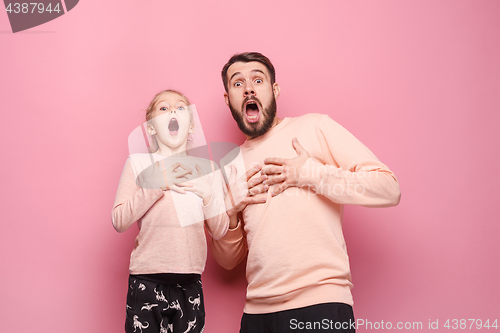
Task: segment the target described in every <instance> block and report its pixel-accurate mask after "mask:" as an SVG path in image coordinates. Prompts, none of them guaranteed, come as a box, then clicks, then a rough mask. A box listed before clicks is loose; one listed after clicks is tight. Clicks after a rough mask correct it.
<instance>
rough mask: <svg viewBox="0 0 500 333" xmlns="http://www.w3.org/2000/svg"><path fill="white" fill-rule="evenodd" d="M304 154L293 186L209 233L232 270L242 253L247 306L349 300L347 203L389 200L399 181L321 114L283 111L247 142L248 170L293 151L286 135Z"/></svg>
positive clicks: (251, 309)
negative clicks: (217, 235) (216, 233)
mask: <svg viewBox="0 0 500 333" xmlns="http://www.w3.org/2000/svg"><path fill="white" fill-rule="evenodd" d="M294 137H296V138H297V139H298V141H299V143H300V144H301V145H302V147H304V149H305V150H307V151H308V153H309V154H310V156H311V157H310V158H309V159H308V160H307V161H306V163H305V164H304V166H303V167H302V169H301V173H300V178H299V186H300V187H290V188H288V189H286V190H285V191H284V192H282V193H281V194H279V195H277V196H276V197H271V195H270V193H268V200H267V202H266V203H265V204H257V205H249V206H247V207H246V208H245V209H244V211H243V228H242V223H239V224H238V226H237V227H236V228H235V229H230V230H229V231H228V232H227V234H226V236H225V237H223V238H221V239H219V240H211V241H210V246H211V250H212V252H213V254H214V257H215V258H216V260H217V262H218V263H219V264H220V265H221V266H223V267H225V268H227V269H232V268H233V267H235V266H236V265H237V264H238V263H239V262H240V261H242V260H243V259H244V257H245V256H246V255H247V254H248V260H247V269H246V275H247V281H248V288H247V299H246V304H245V308H244V312H245V313H270V312H276V311H282V310H287V309H295V308H300V307H304V306H309V305H313V304H320V303H327V302H341V303H346V304H350V305H352V304H353V299H352V295H351V288H352V286H353V285H352V282H351V272H350V269H349V258H348V255H347V249H346V244H345V241H344V236H343V234H342V215H343V210H344V205H345V204H353V205H362V206H366V207H388V206H395V205H397V204H398V203H399V200H400V190H399V185H398V181H397V180H396V177H395V176H394V173H392V172H391V171H390V170H389V169H388V168H387V166H385V165H384V164H382V163H381V162H380V161H379V160H378V159H377V157H375V155H374V154H373V153H372V152H371V151H370V150H369V149H368V148H367V147H365V146H364V145H363V144H362V143H361V142H360V141H358V140H357V139H356V138H355V137H354V136H353V135H352V134H350V133H349V132H348V131H347V130H345V129H344V128H343V127H342V126H340V125H339V124H337V123H336V122H335V121H333V120H332V119H331V118H330V117H328V116H327V115H321V114H307V115H304V116H301V117H298V118H285V119H283V121H282V122H281V123H279V124H278V125H277V126H275V127H274V128H272V129H271V130H270V131H269V132H267V133H266V134H264V135H262V136H260V137H257V138H255V139H252V140H248V141H246V142H245V143H244V144H243V145H242V146H241V152H242V155H243V159H244V161H245V166H246V169H247V170H248V169H249V168H251V166H252V165H253V164H254V163H255V162H258V163H260V164H261V165H263V161H264V158H266V157H282V158H294V157H296V156H297V153H296V152H295V150H294V148H293V146H292V139H293V138H294Z"/></svg>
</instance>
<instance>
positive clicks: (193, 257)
mask: <svg viewBox="0 0 500 333" xmlns="http://www.w3.org/2000/svg"><path fill="white" fill-rule="evenodd" d="M152 157H153V159H154V162H156V161H159V160H162V159H163V160H164V162H165V166H166V167H167V168H168V167H169V166H170V165H171V164H173V163H175V162H179V163H181V164H183V165H186V166H189V167H190V168H191V169H193V170H196V168H195V165H196V164H198V165H199V166H200V167H201V168H202V169H203V171H204V173H205V174H206V176H205V177H207V179H208V181H209V182H210V183H211V187H212V197H211V199H210V201H209V203H208V204H207V205H206V206H204V205H203V200H202V199H201V198H200V197H198V196H197V195H196V194H194V193H192V192H187V193H186V194H179V193H176V192H174V191H170V190H167V191H162V190H161V189H159V188H142V187H140V186H138V185H137V183H136V177H137V176H138V175H139V174H140V173H141V172H142V171H143V170H144V169H146V168H147V167H149V166H150V165H151V164H152V162H151V156H150V155H149V154H133V155H130V156H129V158H128V159H127V161H126V163H125V167H124V169H123V172H122V175H121V178H120V183H119V186H118V191H117V193H116V198H115V204H114V206H113V211H112V222H113V226H114V227H115V229H116V230H117V231H119V232H123V231H125V230H127V229H128V228H130V226H131V225H132V224H133V223H134V222H136V221H137V224H138V226H139V229H140V231H139V234H138V235H137V237H136V239H135V246H134V249H133V250H132V254H131V257H130V267H129V271H130V274H154V273H196V274H201V273H202V272H203V270H204V268H205V263H206V259H207V243H206V236H205V228H206V229H207V231H208V232H209V234H210V235H211V236H212V237H213V238H215V239H219V238H220V237H222V236H224V235H225V234H226V231H227V229H228V227H229V218H228V216H227V214H226V211H225V205H224V194H223V182H222V177H221V175H220V172H213V170H212V164H211V163H210V161H207V160H204V159H200V158H196V157H192V156H187V157H185V158H175V159H173V158H168V159H166V160H165V157H164V156H162V155H157V154H153V155H152ZM181 222H182V225H181ZM204 226H205V228H204Z"/></svg>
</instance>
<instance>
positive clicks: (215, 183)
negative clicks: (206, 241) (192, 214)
mask: <svg viewBox="0 0 500 333" xmlns="http://www.w3.org/2000/svg"><path fill="white" fill-rule="evenodd" d="M223 186H224V184H223V182H222V175H221V172H220V169H218V170H215V171H213V172H212V173H211V187H212V197H211V198H210V201H209V202H208V204H207V205H206V206H202V208H203V214H204V216H205V225H206V227H207V229H208V233H209V234H210V236H212V238H214V239H220V238H222V237H223V236H224V235H225V234H226V232H227V230H228V228H229V217H228V216H227V214H226V206H225V204H224V187H223Z"/></svg>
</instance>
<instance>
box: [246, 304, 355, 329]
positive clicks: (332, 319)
mask: <svg viewBox="0 0 500 333" xmlns="http://www.w3.org/2000/svg"><path fill="white" fill-rule="evenodd" d="M295 332H297V333H298V332H303V333H313V332H316V333H320V332H342V333H354V332H356V331H355V321H354V312H353V311H352V306H350V305H348V304H344V303H324V304H316V305H311V306H306V307H303V308H298V309H291V310H285V311H279V312H273V313H265V314H248V313H244V314H243V317H242V318H241V330H240V333H295Z"/></svg>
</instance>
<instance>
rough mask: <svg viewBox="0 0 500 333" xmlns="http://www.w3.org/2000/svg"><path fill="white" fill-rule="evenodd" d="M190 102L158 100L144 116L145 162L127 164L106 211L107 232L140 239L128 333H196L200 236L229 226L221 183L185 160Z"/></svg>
mask: <svg viewBox="0 0 500 333" xmlns="http://www.w3.org/2000/svg"><path fill="white" fill-rule="evenodd" d="M188 106H189V101H188V99H187V98H186V97H185V96H184V95H183V94H181V93H179V92H177V91H174V90H165V91H162V92H160V93H159V94H157V95H156V96H155V98H154V99H153V100H152V101H151V103H150V105H149V107H148V109H147V112H146V120H147V133H148V134H149V135H150V136H151V137H152V138H153V145H152V149H151V152H154V153H151V154H132V155H130V156H129V157H128V159H127V161H126V163H125V167H124V169H123V172H122V176H121V178H120V184H119V186H118V191H117V193H116V199H115V204H114V207H113V211H112V221H113V226H114V227H115V229H116V230H117V231H118V232H123V231H125V230H127V229H128V228H129V227H130V226H131V225H132V224H133V223H134V222H135V221H137V224H138V226H139V234H138V236H137V238H136V240H135V245H134V249H133V250H132V254H131V257H130V267H129V271H130V277H129V289H128V294H127V317H126V320H125V331H126V332H127V333H131V332H135V333H139V332H141V333H147V332H154V333H157V332H160V333H167V332H183V333H187V332H193V333H198V332H202V331H203V329H204V323H205V310H204V304H203V291H202V285H201V279H200V278H201V273H202V272H203V270H204V268H205V262H206V258H207V245H206V238H205V230H204V228H206V229H207V231H208V232H209V233H210V235H211V236H212V237H213V238H214V239H219V238H221V237H223V236H224V235H225V234H226V232H227V229H228V226H229V218H228V216H227V214H226V213H225V206H224V197H223V183H222V177H221V176H220V173H218V172H214V168H213V165H212V164H211V162H210V161H207V160H204V159H201V158H197V157H193V156H188V155H187V154H186V148H187V144H188V137H189V134H192V133H193V130H194V122H193V115H192V111H191V110H190V108H189V107H188Z"/></svg>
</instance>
